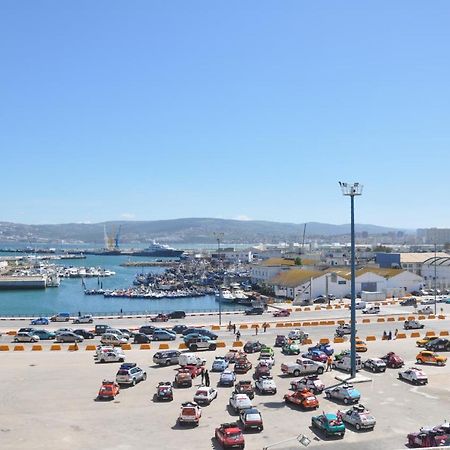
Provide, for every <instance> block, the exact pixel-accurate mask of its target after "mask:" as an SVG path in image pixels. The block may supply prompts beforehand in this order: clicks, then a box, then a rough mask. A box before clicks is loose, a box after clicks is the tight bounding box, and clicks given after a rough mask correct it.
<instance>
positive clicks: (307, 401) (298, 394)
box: [284, 388, 319, 409]
mask: <svg viewBox="0 0 450 450" xmlns="http://www.w3.org/2000/svg"><path fill="white" fill-rule="evenodd" d="M284 401H285V402H286V403H292V404H293V405H296V406H301V407H302V408H304V409H316V408H318V407H319V400H317V397H316V396H315V395H314V394H313V393H312V392H311V391H309V390H308V389H306V388H303V389H301V390H299V391H294V392H288V393H287V394H285V395H284Z"/></svg>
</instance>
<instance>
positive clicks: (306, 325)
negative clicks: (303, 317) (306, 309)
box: [303, 322, 311, 327]
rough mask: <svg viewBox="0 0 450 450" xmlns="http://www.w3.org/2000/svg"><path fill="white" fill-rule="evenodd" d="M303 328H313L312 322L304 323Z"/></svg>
mask: <svg viewBox="0 0 450 450" xmlns="http://www.w3.org/2000/svg"><path fill="white" fill-rule="evenodd" d="M303 326H304V327H309V326H311V322H303Z"/></svg>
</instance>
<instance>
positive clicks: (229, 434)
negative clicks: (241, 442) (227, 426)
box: [226, 431, 241, 439]
mask: <svg viewBox="0 0 450 450" xmlns="http://www.w3.org/2000/svg"><path fill="white" fill-rule="evenodd" d="M226 434H227V437H229V438H230V439H239V438H240V437H241V433H240V432H238V431H232V432H227V433H226Z"/></svg>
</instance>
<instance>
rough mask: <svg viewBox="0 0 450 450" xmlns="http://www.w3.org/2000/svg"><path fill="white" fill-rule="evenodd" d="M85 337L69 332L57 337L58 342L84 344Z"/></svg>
mask: <svg viewBox="0 0 450 450" xmlns="http://www.w3.org/2000/svg"><path fill="white" fill-rule="evenodd" d="M83 341H84V337H83V336H80V335H79V334H75V333H71V332H67V333H59V334H57V335H56V342H83Z"/></svg>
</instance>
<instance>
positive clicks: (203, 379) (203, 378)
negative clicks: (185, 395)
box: [202, 370, 205, 384]
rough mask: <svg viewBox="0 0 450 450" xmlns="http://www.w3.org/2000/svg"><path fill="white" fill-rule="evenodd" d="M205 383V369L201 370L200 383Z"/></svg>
mask: <svg viewBox="0 0 450 450" xmlns="http://www.w3.org/2000/svg"><path fill="white" fill-rule="evenodd" d="M204 383H205V371H204V370H202V384H204Z"/></svg>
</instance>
